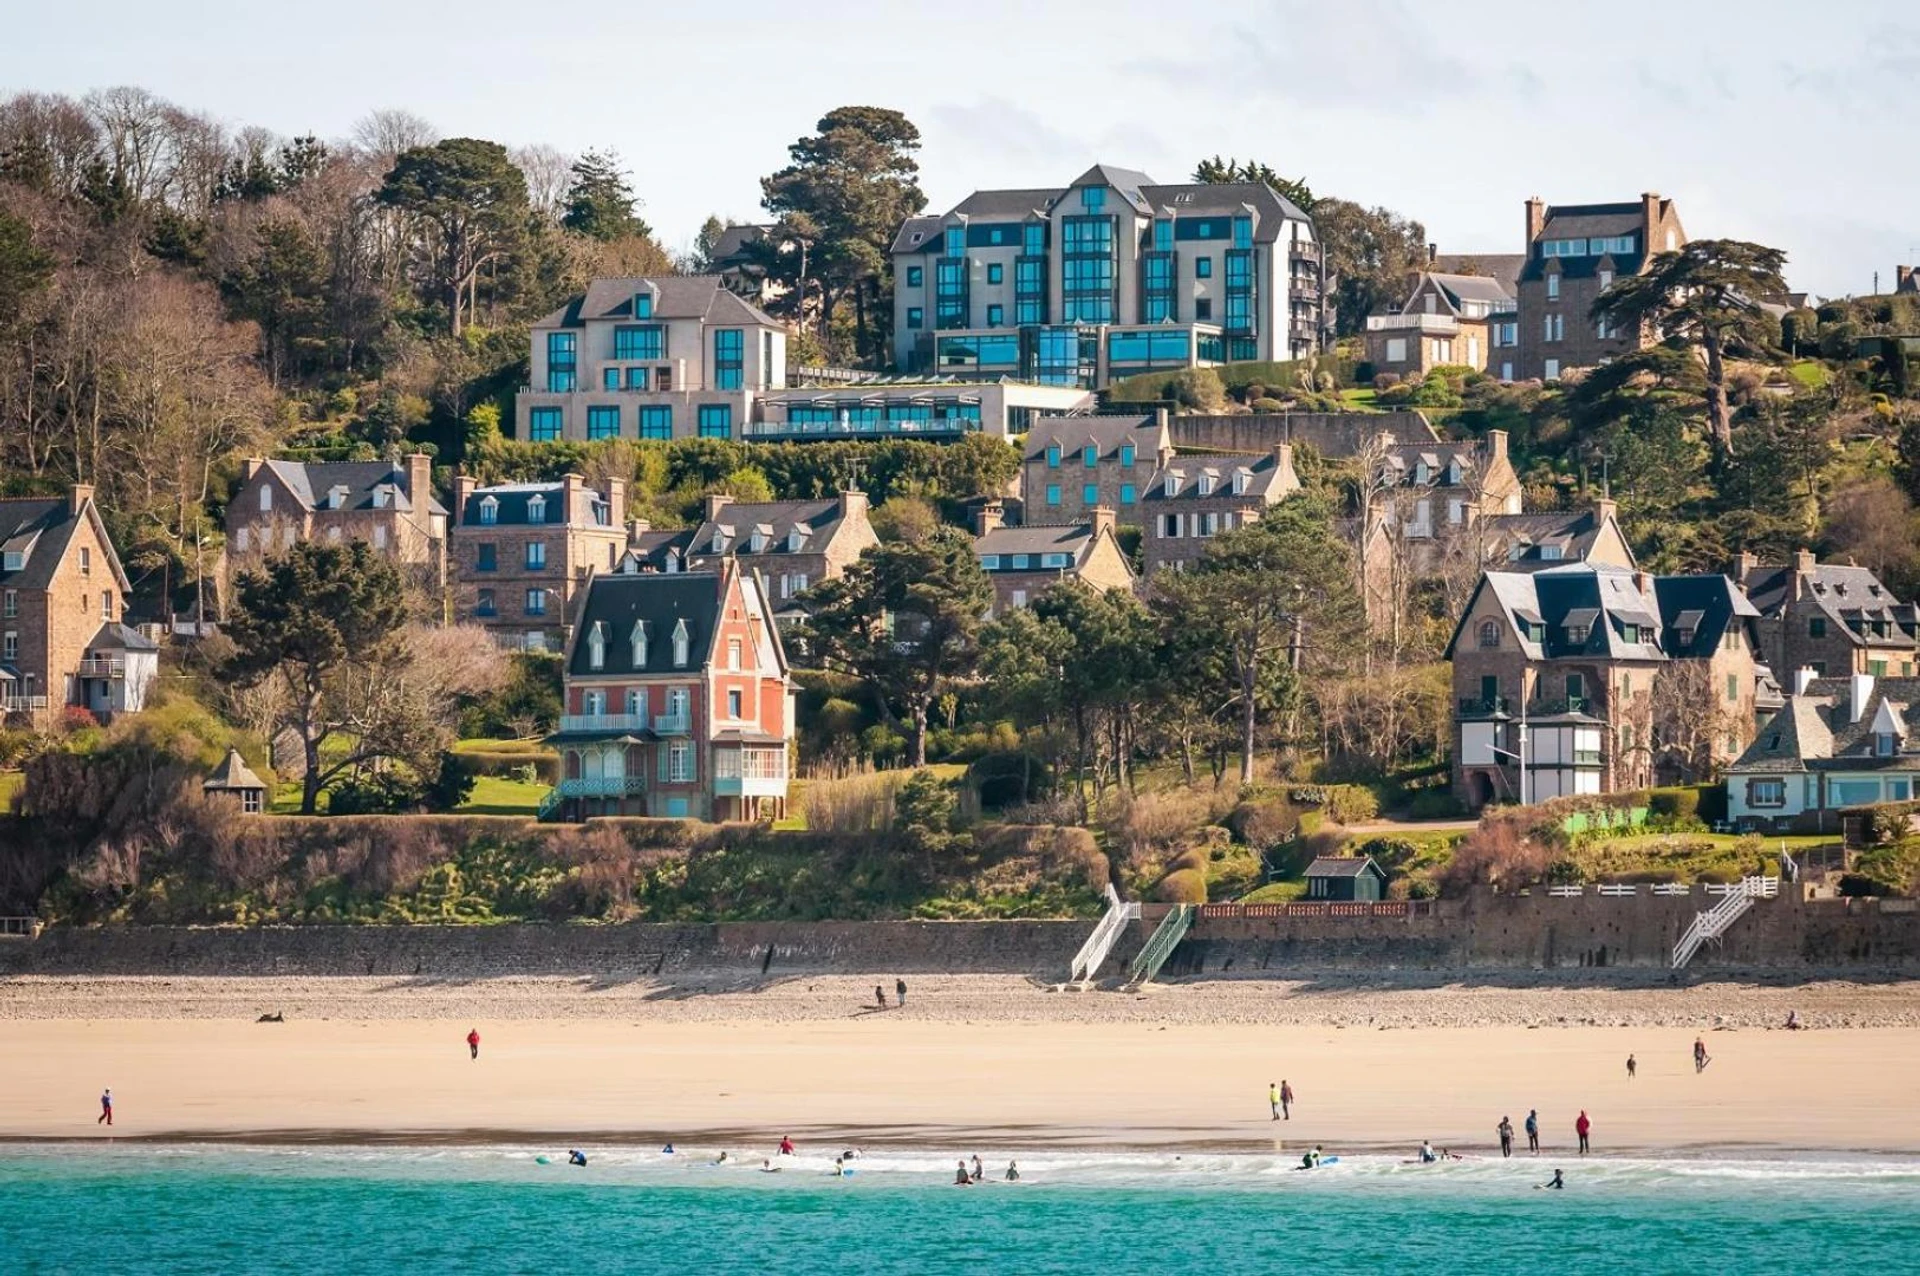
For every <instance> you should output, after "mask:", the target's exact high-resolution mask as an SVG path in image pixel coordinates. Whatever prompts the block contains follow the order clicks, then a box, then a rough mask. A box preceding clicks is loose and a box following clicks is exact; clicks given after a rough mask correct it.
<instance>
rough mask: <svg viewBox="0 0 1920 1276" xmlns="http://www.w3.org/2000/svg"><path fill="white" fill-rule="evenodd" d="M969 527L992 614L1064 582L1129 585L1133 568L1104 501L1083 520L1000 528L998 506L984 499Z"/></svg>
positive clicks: (1022, 603) (1107, 586) (1018, 605)
mask: <svg viewBox="0 0 1920 1276" xmlns="http://www.w3.org/2000/svg"><path fill="white" fill-rule="evenodd" d="M974 530H975V533H976V535H975V537H974V542H973V555H974V557H975V558H976V559H978V560H979V562H980V567H981V570H982V571H984V572H986V574H987V578H988V579H989V580H991V581H992V582H993V600H994V601H993V612H992V614H993V615H995V616H1001V615H1005V614H1006V613H1007V612H1008V611H1009V610H1013V609H1017V608H1021V607H1025V606H1026V605H1027V604H1028V603H1030V602H1032V601H1033V600H1034V599H1035V598H1038V597H1039V596H1040V595H1041V594H1042V593H1044V592H1046V591H1047V590H1048V589H1049V588H1051V587H1052V586H1054V585H1057V584H1059V583H1060V582H1061V581H1063V580H1077V581H1080V582H1081V583H1083V584H1086V585H1091V586H1092V587H1093V588H1095V589H1131V588H1132V587H1133V582H1134V575H1133V567H1132V566H1131V565H1130V564H1129V563H1128V562H1127V554H1126V551H1125V550H1123V549H1121V548H1120V541H1119V538H1118V537H1117V536H1116V535H1115V534H1114V522H1113V511H1112V510H1111V509H1108V508H1107V507H1106V506H1104V505H1102V506H1096V507H1095V508H1094V509H1093V510H1092V511H1090V512H1089V514H1088V516H1087V519H1086V521H1085V522H1083V523H1077V524H1072V525H1065V526H1063V525H1058V524H1050V525H1046V526H1029V527H1003V526H1001V523H1000V506H999V505H998V504H997V503H994V502H988V503H987V504H986V505H984V506H982V507H981V508H980V510H979V511H978V512H977V514H976V515H975V522H974Z"/></svg>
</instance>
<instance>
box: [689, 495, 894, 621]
mask: <svg viewBox="0 0 1920 1276" xmlns="http://www.w3.org/2000/svg"><path fill="white" fill-rule="evenodd" d="M705 513H706V517H705V519H703V520H702V522H701V524H700V526H698V527H696V528H694V529H693V532H692V535H690V536H689V537H687V538H686V541H685V543H684V547H678V546H677V548H680V555H679V557H680V564H679V565H680V566H682V567H686V568H691V569H692V570H694V571H714V570H717V569H718V568H719V566H720V565H721V564H722V563H723V562H727V561H732V562H736V563H738V564H739V565H740V569H741V570H742V571H743V572H745V573H747V574H748V575H750V576H755V577H758V578H759V580H760V582H761V584H762V585H763V586H764V587H765V589H766V591H767V601H768V604H769V606H771V607H772V608H773V612H774V615H775V617H776V618H778V619H780V620H781V622H782V623H788V622H791V621H795V620H798V619H799V618H800V616H801V608H800V603H799V599H800V596H801V595H802V594H804V593H806V592H807V590H809V589H811V588H812V587H813V586H815V585H817V584H819V583H820V582H821V581H823V580H833V579H835V578H836V577H839V576H841V575H844V574H845V572H846V570H847V568H849V567H851V566H853V564H854V563H855V562H856V561H858V560H859V558H860V555H861V554H863V553H865V552H866V551H867V550H869V549H871V548H872V547H873V546H875V545H878V544H879V543H880V537H879V536H878V534H876V533H875V532H874V530H873V524H872V523H871V522H869V521H868V520H867V494H866V493H865V492H858V491H846V492H841V493H840V494H839V495H838V496H836V497H832V498H830V499H827V500H818V501H736V500H734V499H733V498H732V497H731V496H725V495H714V496H709V497H707V506H706V511H705ZM662 565H663V566H664V564H662ZM669 570H671V569H669Z"/></svg>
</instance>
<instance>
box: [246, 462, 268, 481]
mask: <svg viewBox="0 0 1920 1276" xmlns="http://www.w3.org/2000/svg"><path fill="white" fill-rule="evenodd" d="M266 464H267V463H266V462H265V461H263V460H261V459H260V458H259V457H257V456H250V457H248V458H247V459H246V460H245V461H243V462H242V463H241V465H240V481H241V482H242V483H244V482H246V481H247V480H248V479H250V478H252V477H253V476H254V475H256V474H258V473H259V472H260V471H261V470H262V469H263V468H265V466H266Z"/></svg>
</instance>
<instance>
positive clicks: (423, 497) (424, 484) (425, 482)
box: [407, 452, 433, 514]
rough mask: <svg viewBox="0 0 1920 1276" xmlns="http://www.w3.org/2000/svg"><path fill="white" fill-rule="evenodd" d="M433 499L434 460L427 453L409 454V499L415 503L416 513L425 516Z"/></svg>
mask: <svg viewBox="0 0 1920 1276" xmlns="http://www.w3.org/2000/svg"><path fill="white" fill-rule="evenodd" d="M432 497H433V458H432V457H430V456H428V455H427V454H426V453H425V452H409V453H407V499H408V500H410V501H412V502H413V508H414V509H415V510H416V511H418V512H419V513H422V514H424V513H426V511H427V502H428V501H429V500H430V499H432Z"/></svg>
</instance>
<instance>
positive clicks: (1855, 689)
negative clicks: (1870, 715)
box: [1847, 673, 1873, 722]
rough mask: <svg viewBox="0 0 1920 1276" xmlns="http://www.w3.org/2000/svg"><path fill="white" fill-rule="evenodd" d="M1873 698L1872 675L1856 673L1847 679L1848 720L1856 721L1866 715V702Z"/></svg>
mask: <svg viewBox="0 0 1920 1276" xmlns="http://www.w3.org/2000/svg"><path fill="white" fill-rule="evenodd" d="M1871 699H1873V675H1872V674H1870V673H1856V674H1854V675H1853V676H1852V677H1851V678H1849V679H1847V714H1848V721H1850V722H1858V721H1860V719H1862V718H1864V717H1866V716H1867V702H1868V701H1869V700H1871Z"/></svg>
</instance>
